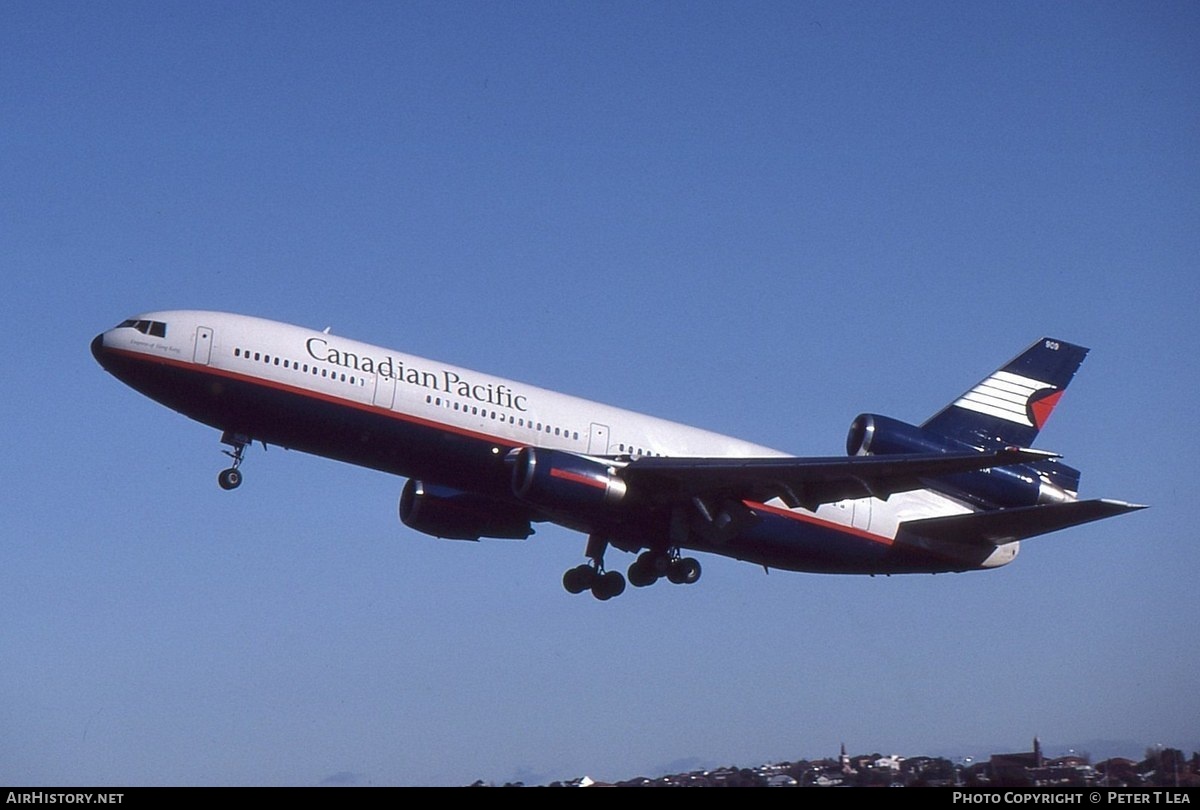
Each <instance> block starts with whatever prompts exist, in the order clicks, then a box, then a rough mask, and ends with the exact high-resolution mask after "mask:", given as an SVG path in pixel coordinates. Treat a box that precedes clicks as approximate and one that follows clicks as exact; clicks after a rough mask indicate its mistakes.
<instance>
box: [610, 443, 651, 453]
mask: <svg viewBox="0 0 1200 810" xmlns="http://www.w3.org/2000/svg"><path fill="white" fill-rule="evenodd" d="M617 452H618V453H628V454H629V455H631V456H661V455H662V453H655V452H653V451H652V450H643V449H642V448H640V447H634V446H633V445H632V444H631V445H629V446H628V447H626V446H625V444H624V443H621V444H618V445H617Z"/></svg>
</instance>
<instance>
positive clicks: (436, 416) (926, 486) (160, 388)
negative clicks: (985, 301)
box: [91, 310, 1144, 600]
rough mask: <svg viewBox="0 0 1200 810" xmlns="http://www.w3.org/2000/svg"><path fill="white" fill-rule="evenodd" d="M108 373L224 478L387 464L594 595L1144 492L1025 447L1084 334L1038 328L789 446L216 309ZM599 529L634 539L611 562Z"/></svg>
mask: <svg viewBox="0 0 1200 810" xmlns="http://www.w3.org/2000/svg"><path fill="white" fill-rule="evenodd" d="M91 349H92V354H93V355H94V356H95V358H96V360H97V361H98V362H99V363H100V365H101V366H103V367H104V369H106V370H107V371H108V372H110V373H111V374H112V375H113V376H115V377H116V378H117V379H119V380H121V381H122V382H124V383H126V384H128V385H129V386H131V387H132V388H134V389H136V390H137V391H139V392H141V393H143V394H145V395H146V396H148V397H150V398H152V399H154V400H157V401H158V402H160V403H162V404H163V405H166V406H167V407H169V408H172V409H174V410H176V411H178V412H180V413H182V414H184V415H185V416H188V417H191V418H192V419H194V420H197V421H199V422H202V423H203V424H205V425H209V426H211V427H213V428H216V429H217V430H219V431H221V443H222V444H224V445H225V446H226V447H228V448H229V449H227V450H225V451H224V452H225V454H226V455H228V456H229V457H230V458H231V459H232V464H231V465H230V466H229V467H227V468H226V469H224V470H222V471H221V473H220V475H219V476H218V483H219V484H220V486H221V487H222V488H224V489H226V490H232V489H236V488H237V487H238V486H239V485H240V484H241V483H242V469H241V467H242V462H243V460H244V458H245V451H246V448H248V447H250V446H251V445H252V443H253V442H255V441H257V442H260V443H261V444H262V445H263V446H266V445H276V446H281V447H285V448H290V449H295V450H300V451H303V452H306V453H312V454H315V455H319V456H325V457H327V458H332V459H337V460H339V461H344V462H348V463H350V464H357V465H361V466H364V467H369V468H373V469H376V470H381V471H383V472H387V473H393V474H395V475H399V476H403V477H405V478H407V479H408V481H407V482H406V484H405V486H404V488H403V491H402V493H401V495H400V505H399V512H400V520H401V521H402V522H403V523H404V524H405V525H407V526H409V527H410V528H413V529H415V530H417V531H419V532H422V533H425V534H429V535H433V536H435V537H440V538H449V539H456V540H475V541H477V540H480V539H481V538H505V539H525V538H527V537H529V536H530V535H531V534H533V532H534V524H537V523H546V522H549V523H555V524H558V525H560V526H565V527H567V528H569V529H572V530H576V531H579V532H581V533H583V534H585V535H586V536H587V543H586V547H585V550H584V558H585V560H586V561H585V562H583V563H582V564H580V565H578V566H576V567H573V568H571V569H569V570H568V571H567V572H566V573H565V574H564V575H563V586H564V588H566V590H567V591H569V592H570V593H573V594H578V593H582V592H584V591H590V592H591V593H592V594H593V596H595V597H596V598H597V599H600V600H607V599H611V598H613V597H615V596H617V595H619V594H621V593H622V592H623V591H624V590H625V587H626V577H628V582H629V583H630V584H631V585H633V586H635V587H647V586H649V585H653V584H654V583H655V582H657V581H659V580H661V579H666V580H668V581H669V582H672V583H676V584H690V583H694V582H696V581H697V580H698V579H699V578H700V571H701V567H700V562H699V560H697V559H696V558H695V557H692V556H685V554H684V552H703V553H710V554H716V555H720V556H723V557H730V558H733V559H737V560H743V561H746V562H750V563H754V564H757V565H761V566H763V568H764V569H766V570H769V569H772V568H775V569H784V570H791V571H805V572H814V573H836V574H900V573H942V572H960V571H969V570H983V569H991V568H997V567H999V566H1003V565H1007V564H1008V563H1010V562H1012V561H1013V559H1014V558H1015V557H1016V556H1017V552H1018V550H1019V548H1020V541H1021V540H1024V539H1026V538H1030V537H1035V536H1038V535H1042V534H1046V533H1048V532H1052V531H1056V530H1059V529H1064V528H1067V527H1070V526H1076V525H1079V524H1082V523H1087V522H1089V521H1094V520H1099V519H1101V518H1106V517H1111V516H1114V515H1119V514H1122V513H1125V512H1130V511H1133V510H1136V509H1141V508H1144V507H1142V506H1140V505H1137V504H1130V503H1125V502H1122V501H1115V500H1107V499H1094V500H1080V499H1079V498H1078V494H1077V493H1078V490H1079V478H1080V473H1079V471H1078V470H1075V469H1073V468H1071V467H1068V466H1067V465H1065V464H1063V463H1062V462H1061V461H1060V459H1059V456H1058V455H1057V454H1055V453H1049V452H1045V451H1041V450H1035V449H1032V447H1031V445H1032V444H1033V441H1034V439H1035V438H1036V436H1037V434H1038V432H1039V431H1040V430H1041V428H1042V426H1043V425H1044V424H1045V422H1046V420H1047V418H1048V417H1049V416H1050V413H1051V411H1053V410H1054V408H1055V406H1056V405H1057V404H1058V402H1059V399H1060V398H1061V396H1062V394H1063V391H1064V390H1065V389H1066V387H1067V385H1068V383H1070V381H1071V379H1072V378H1073V377H1074V375H1075V372H1076V371H1077V370H1078V368H1079V366H1080V364H1081V363H1082V362H1083V359H1084V357H1085V356H1086V354H1087V352H1088V350H1087V349H1085V348H1083V347H1081V346H1076V345H1073V344H1070V343H1067V342H1065V341H1062V340H1056V339H1051V338H1043V339H1041V340H1038V341H1037V342H1036V343H1034V344H1033V345H1032V346H1030V347H1029V348H1028V349H1026V350H1025V351H1024V352H1022V353H1021V354H1019V355H1018V356H1017V357H1016V358H1015V359H1013V360H1012V361H1010V362H1009V363H1007V364H1005V365H1004V366H1002V367H1001V368H999V369H998V370H997V371H995V372H993V373H992V374H990V375H989V376H988V377H986V378H984V379H983V380H982V381H980V382H979V383H978V384H976V385H975V386H973V387H972V388H970V389H968V390H967V391H966V392H965V393H964V394H963V395H962V396H960V397H958V398H957V399H955V400H953V401H951V402H950V403H949V404H948V405H947V406H946V407H945V408H943V409H942V410H941V411H939V412H938V413H936V414H934V415H933V416H932V417H930V418H929V419H928V420H926V421H925V422H924V423H922V424H921V425H913V424H909V423H906V422H903V421H900V420H898V419H893V418H890V417H887V416H882V415H879V414H861V415H859V416H858V417H857V418H855V419H854V421H853V422H852V423H851V426H850V432H849V436H848V437H847V442H846V451H847V455H846V456H835V457H817V458H803V457H796V456H791V455H789V454H787V453H783V452H781V451H779V450H774V449H772V448H769V447H763V446H760V445H757V444H752V443H750V442H746V441H742V440H740V439H735V438H732V437H729V436H723V435H720V434H717V433H713V432H710V431H707V430H702V429H699V428H695V427H689V426H687V425H682V424H678V423H674V422H669V421H666V420H663V419H656V418H654V417H651V416H646V415H643V414H639V413H634V412H631V411H627V410H621V409H619V408H614V407H610V406H607V405H601V404H599V403H596V402H590V401H587V400H583V399H579V398H576V397H572V396H568V395H565V394H560V393H556V392H553V391H549V390H546V389H543V388H537V387H535V386H532V385H527V384H525V383H521V382H515V381H513V380H507V379H502V378H500V377H494V376H491V375H488V374H482V373H479V372H476V371H471V370H469V369H465V368H460V367H457V366H453V365H449V364H447V363H443V362H439V361H435V360H428V359H425V358H421V357H415V356H412V355H409V354H405V353H403V352H399V351H395V350H392V349H386V348H382V347H379V346H372V345H368V344H365V343H360V342H357V341H353V340H349V339H346V338H343V337H341V336H338V335H334V334H331V332H330V330H329V329H325V330H316V329H307V328H304V327H300V326H291V325H288V324H284V323H278V322H275V321H270V320H264V319H261V318H255V317H248V316H243V315H234V314H229V313H224V312H208V311H194V310H177V311H164V312H150V313H146V314H143V315H138V316H136V317H133V318H129V319H127V320H124V321H122V322H121V323H120V324H118V325H117V326H116V327H114V328H112V329H109V330H107V331H105V332H103V333H101V334H99V335H97V336H96V338H95V339H94V340H93V341H92V344H91ZM610 549H617V550H619V551H621V552H625V553H629V554H633V555H636V558H635V559H634V561H633V562H632V564H630V565H629V566H628V568H627V571H626V574H625V575H622V574H621V573H620V571H617V570H614V569H610V568H607V567H606V565H605V555H606V552H607V551H609V550H610Z"/></svg>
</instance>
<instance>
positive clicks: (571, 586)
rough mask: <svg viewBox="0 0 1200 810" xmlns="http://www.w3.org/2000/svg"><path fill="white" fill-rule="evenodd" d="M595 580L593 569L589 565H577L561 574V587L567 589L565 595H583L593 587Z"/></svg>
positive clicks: (594, 570)
mask: <svg viewBox="0 0 1200 810" xmlns="http://www.w3.org/2000/svg"><path fill="white" fill-rule="evenodd" d="M596 580H597V576H596V569H595V568H592V567H591V566H590V565H577V566H575V567H574V568H569V569H567V572H566V573H565V574H563V587H564V588H566V589H567V593H583V592H584V591H586V590H587V589H588V588H591V587H593V586H594V585H595V583H596Z"/></svg>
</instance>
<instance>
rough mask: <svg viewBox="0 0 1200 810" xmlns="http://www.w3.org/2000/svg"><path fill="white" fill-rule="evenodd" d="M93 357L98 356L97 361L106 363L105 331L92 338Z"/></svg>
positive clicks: (102, 363)
mask: <svg viewBox="0 0 1200 810" xmlns="http://www.w3.org/2000/svg"><path fill="white" fill-rule="evenodd" d="M92 357H95V358H96V362H97V363H99V364H100V365H104V333H103V332H101V333H100V334H98V335H96V336H95V337H94V338H92Z"/></svg>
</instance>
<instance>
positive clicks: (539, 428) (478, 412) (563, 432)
mask: <svg viewBox="0 0 1200 810" xmlns="http://www.w3.org/2000/svg"><path fill="white" fill-rule="evenodd" d="M425 401H426V402H427V403H429V404H430V405H436V406H437V407H439V408H449V409H451V410H455V411H461V412H462V413H469V414H471V415H472V416H482V417H483V418H484V419H488V418H491V419H494V420H496V421H497V422H507V423H508V424H510V425H516V426H517V427H522V428H529V429H530V430H532V431H535V432H539V433H540V432H545V433H548V434H550V435H552V436H561V437H563V438H564V439H573V440H575V441H579V431H578V430H570V429H569V428H562V427H554V426H552V425H543V424H542V423H541V422H534V421H533V420H532V419H526V418H525V417H523V416H514V415H513V414H503V413H497V412H496V411H489V410H488V409H487V408H480V407H479V406H478V405H470V406H468V405H467V404H466V403H459V402H454V401H453V400H451V399H450V398H449V397H435V396H433V395H432V394H427V395H426V396H425Z"/></svg>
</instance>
